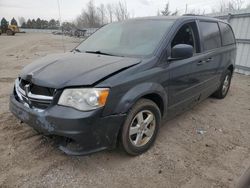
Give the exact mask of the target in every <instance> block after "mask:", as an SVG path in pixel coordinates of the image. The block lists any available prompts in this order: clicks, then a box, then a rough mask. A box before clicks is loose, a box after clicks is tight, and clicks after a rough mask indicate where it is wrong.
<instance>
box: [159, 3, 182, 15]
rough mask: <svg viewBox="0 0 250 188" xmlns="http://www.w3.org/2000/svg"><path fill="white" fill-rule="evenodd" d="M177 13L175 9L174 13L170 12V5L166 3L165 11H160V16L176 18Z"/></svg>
mask: <svg viewBox="0 0 250 188" xmlns="http://www.w3.org/2000/svg"><path fill="white" fill-rule="evenodd" d="M178 13H179V11H178V10H177V9H176V10H175V11H174V12H171V11H170V5H169V2H168V3H166V5H165V9H164V10H162V11H161V15H162V16H177V15H178Z"/></svg>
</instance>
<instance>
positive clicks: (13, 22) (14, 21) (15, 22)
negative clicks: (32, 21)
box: [10, 18, 17, 26]
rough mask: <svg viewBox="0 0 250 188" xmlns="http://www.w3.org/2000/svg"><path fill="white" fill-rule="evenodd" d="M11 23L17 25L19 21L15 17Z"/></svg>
mask: <svg viewBox="0 0 250 188" xmlns="http://www.w3.org/2000/svg"><path fill="white" fill-rule="evenodd" d="M10 24H11V25H16V26H17V21H16V19H15V18H12V20H11V22H10Z"/></svg>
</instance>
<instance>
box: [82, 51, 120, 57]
mask: <svg viewBox="0 0 250 188" xmlns="http://www.w3.org/2000/svg"><path fill="white" fill-rule="evenodd" d="M85 53H91V54H101V55H109V56H115V55H113V54H109V53H105V52H102V51H100V50H97V51H88V50H87V51H85Z"/></svg>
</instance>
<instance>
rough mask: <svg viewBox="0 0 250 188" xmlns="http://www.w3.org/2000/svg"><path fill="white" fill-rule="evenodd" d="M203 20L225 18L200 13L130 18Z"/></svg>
mask: <svg viewBox="0 0 250 188" xmlns="http://www.w3.org/2000/svg"><path fill="white" fill-rule="evenodd" d="M193 19H197V20H203V21H216V22H218V21H220V22H224V21H223V20H219V19H217V18H212V17H209V16H200V15H183V16H149V17H138V18H133V19H130V20H180V21H186V20H193ZM225 23H226V22H225Z"/></svg>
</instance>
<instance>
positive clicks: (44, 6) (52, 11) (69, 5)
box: [0, 0, 250, 21]
mask: <svg viewBox="0 0 250 188" xmlns="http://www.w3.org/2000/svg"><path fill="white" fill-rule="evenodd" d="M57 1H58V0H0V19H1V18H2V17H5V18H7V19H8V21H10V19H11V18H12V17H15V18H18V17H21V16H23V17H25V18H26V19H27V18H35V19H36V18H38V17H40V18H42V19H51V18H55V19H58V18H59V13H58V4H57ZM88 1H89V0H59V2H60V7H61V17H62V20H63V21H72V20H74V19H75V17H76V16H78V15H79V14H80V13H81V10H82V9H83V8H84V7H85V6H86V3H87V2H88ZM224 1H226V2H227V1H229V0H224ZM245 1H248V2H249V1H250V0H245ZM116 2H117V0H95V1H94V3H95V5H96V6H98V5H100V3H103V4H107V3H116ZM166 2H169V3H170V9H171V10H172V11H174V10H176V9H178V10H179V11H181V13H184V12H185V7H186V4H188V9H189V10H191V9H200V10H201V11H203V10H205V11H206V13H208V12H210V11H211V8H212V7H213V8H214V7H218V6H219V4H220V0H126V3H127V7H128V11H129V12H130V14H131V15H132V16H133V17H140V16H154V15H156V14H157V11H158V10H162V9H163V8H164V5H165V4H166Z"/></svg>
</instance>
